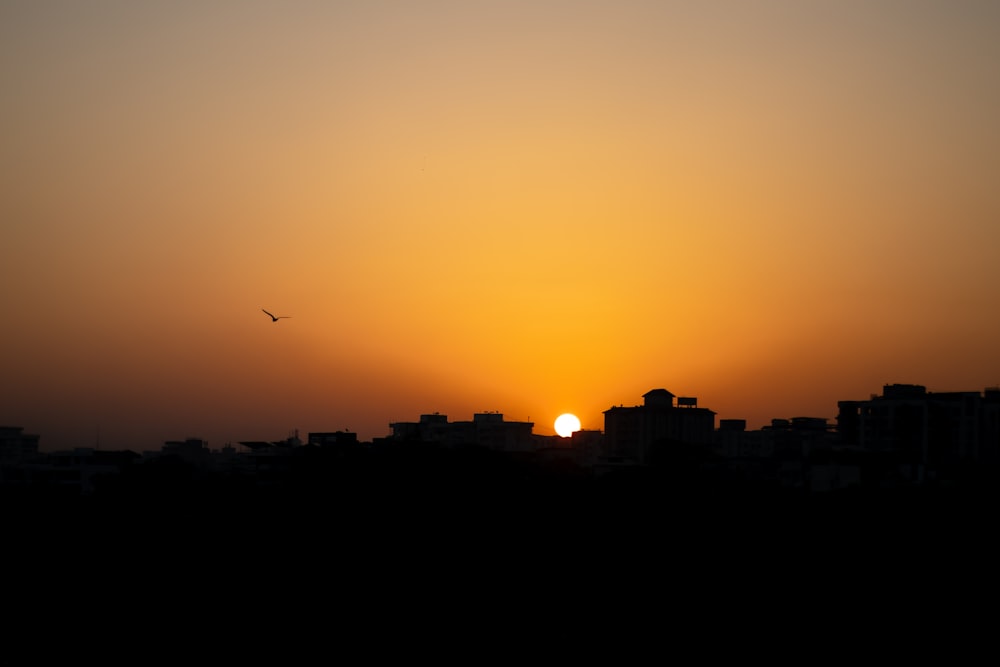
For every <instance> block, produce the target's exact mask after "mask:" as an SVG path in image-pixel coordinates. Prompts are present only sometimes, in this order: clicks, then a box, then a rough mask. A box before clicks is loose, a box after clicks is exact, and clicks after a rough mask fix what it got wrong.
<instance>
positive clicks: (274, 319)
mask: <svg viewBox="0 0 1000 667" xmlns="http://www.w3.org/2000/svg"><path fill="white" fill-rule="evenodd" d="M261 310H264V309H263V308H261ZM264 312H265V313H267V311H266V310H264ZM267 314H268V316H270V318H271V321H272V322H277V321H278V320H288V319H291V315H271V313H267Z"/></svg>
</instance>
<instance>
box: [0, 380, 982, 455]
mask: <svg viewBox="0 0 1000 667" xmlns="http://www.w3.org/2000/svg"><path fill="white" fill-rule="evenodd" d="M911 388H912V389H916V390H918V391H919V392H920V395H921V396H927V397H929V398H933V397H937V396H940V397H948V396H953V395H957V394H963V395H968V394H970V393H972V394H976V395H986V394H989V393H993V394H995V393H996V392H998V391H1000V387H998V386H986V387H982V388H980V389H974V388H973V389H970V388H965V389H961V390H939V389H935V388H933V387H931V388H928V387H926V386H924V385H922V384H910V383H885V384H883V385H882V386H881V387H879V391H882V392H885V393H886V394H887V395H888V394H889V393H890V392H899V391H903V390H907V389H911ZM661 394H662V395H665V396H669V397H670V399H671V402H672V404H673V405H674V406H675V407H677V408H679V409H681V410H684V411H685V412H686V411H687V410H691V411H692V412H700V413H706V414H710V415H711V421H712V424H711V427H710V429H711V430H715V431H723V430H727V429H731V428H732V425H733V424H734V423H739V424H741V427H740V428H741V430H742V429H747V430H749V431H759V430H763V429H768V428H773V427H774V426H775V424H780V423H791V422H792V421H796V420H798V421H803V420H804V421H809V422H816V421H817V420H818V421H821V422H822V423H824V424H825V425H826V429H827V430H831V431H837V430H838V426H839V424H838V422H839V419H840V418H841V417H842V416H843V409H844V408H843V406H844V405H847V404H855V403H861V402H863V401H864V400H867V399H866V398H865V397H867V398H871V399H875V398H877V397H880V394H879V393H878V392H876V391H870V392H868V393H867V394H863V395H862V394H859V395H856V396H852V397H841V398H840V399H839V400H838V401H837V402H836V404H835V405H834V409H833V415H834V416H833V417H827V416H821V415H806V414H791V413H781V412H775V413H774V414H772V415H771V417H769V418H768V419H766V420H763V421H761V422H759V423H755V422H753V421H750V420H747V419H746V418H745V417H742V416H739V415H720V414H719V413H718V412H717V411H716V410H714V409H712V407H711V405H707V404H705V403H704V402H703V401H700V399H699V398H698V397H696V396H690V395H675V394H673V393H672V392H670V391H668V390H666V389H664V388H663V387H654V388H651V389H649V390H648V391H647V392H645V393H643V394H642V395H641V396H636V397H632V400H631V401H625V402H621V403H616V404H612V405H608V406H607V407H606V409H604V410H602V411H601V415H600V417H599V418H596V419H586V418H580V417H579V415H575V414H572V413H563V414H562V415H560V417H564V416H566V414H569V415H570V416H572V417H574V418H578V419H579V424H578V425H574V429H573V432H574V433H575V432H576V431H580V432H585V433H586V432H590V433H596V434H600V435H605V426H606V424H607V419H608V417H607V414H608V413H616V412H618V411H620V410H621V409H622V408H624V409H625V411H628V410H635V409H639V408H641V407H642V406H643V405H648V404H649V401H650V399H649V398H648V396H654V395H661ZM693 408H697V409H693ZM692 409H693V410H692ZM426 419H431V420H433V421H434V423H444V424H470V425H471V424H472V423H473V422H474V421H475V422H477V423H478V422H479V421H480V420H482V419H491V420H499V422H500V423H505V424H507V425H512V424H513V425H522V426H528V427H529V428H528V430H527V431H526V434H529V435H531V436H541V437H543V438H560V439H562V440H565V441H566V442H570V441H571V439H572V435H561V434H560V433H559V432H558V431H559V428H558V426H557V424H556V423H553V424H551V425H549V426H548V427H546V425H545V424H537V423H536V422H533V421H531V420H530V419H518V418H516V417H512V416H511V415H507V414H505V413H504V412H503V411H502V410H478V411H474V412H472V413H469V414H468V415H453V414H450V413H445V412H441V411H437V410H434V411H429V410H424V411H422V412H420V413H418V414H410V415H405V416H403V415H397V416H395V417H394V418H391V419H390V420H389V421H387V422H386V424H385V428H384V429H382V430H381V431H378V432H374V433H372V434H370V435H369V434H364V433H358V432H357V431H356V430H352V429H349V428H330V427H324V426H323V425H322V424H319V425H312V426H311V427H310V428H299V427H293V428H289V429H287V430H286V431H283V432H279V431H281V429H279V428H276V427H272V428H270V429H265V430H264V431H259V432H255V433H249V432H248V431H247V430H246V429H244V430H242V431H241V433H242V437H239V438H233V437H225V438H222V439H212V438H208V437H205V436H206V435H207V434H203V433H195V432H189V433H185V434H183V435H171V436H167V437H163V438H161V439H160V440H157V441H131V442H126V443H124V444H121V442H118V443H117V444H118V446H116V443H115V442H112V443H108V442H107V441H102V440H101V435H100V432H99V431H98V432H97V433H96V434H95V439H94V440H93V441H89V442H88V441H87V440H86V439H85V437H82V436H79V437H78V436H72V435H70V436H69V437H68V439H64V440H57V441H56V443H51V442H47V440H46V437H45V434H44V433H40V432H38V430H36V429H32V428H26V427H25V426H24V425H23V424H12V423H4V424H0V426H3V427H6V428H15V429H17V430H19V431H23V432H24V433H25V434H28V435H30V437H36V436H37V437H38V438H39V440H40V442H39V451H42V452H55V451H67V450H71V449H88V448H96V449H103V450H115V449H118V450H131V451H136V452H150V451H158V450H160V449H161V448H162V447H163V446H164V445H165V444H168V443H171V442H181V441H185V440H189V441H198V442H201V443H203V445H204V447H206V448H211V449H212V450H213V451H216V450H218V449H219V448H222V447H235V446H244V445H248V444H253V443H257V444H260V443H275V444H277V443H293V442H299V443H304V442H306V441H307V440H309V438H310V437H311V436H313V435H316V436H328V435H331V434H344V435H349V436H351V438H352V440H353V441H355V442H362V443H369V444H370V443H373V442H378V441H380V440H385V439H393V438H399V437H403V436H401V434H405V433H406V432H407V427H416V426H417V424H422V423H423V422H424V420H426ZM598 422H600V423H598ZM210 431H211V433H212V434H218V433H221V431H220V430H219V429H215V430H211V429H210Z"/></svg>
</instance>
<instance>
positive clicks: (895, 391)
mask: <svg viewBox="0 0 1000 667" xmlns="http://www.w3.org/2000/svg"><path fill="white" fill-rule="evenodd" d="M837 406H838V409H839V412H838V415H837V431H838V434H839V436H840V439H841V441H842V442H844V443H847V444H854V445H857V446H858V447H859V448H860V449H861V450H863V451H865V452H868V453H871V454H874V455H879V456H881V457H883V458H884V459H885V460H886V461H888V462H889V463H890V464H891V465H892V466H893V467H894V468H895V469H896V470H897V471H898V472H899V474H900V475H902V476H903V477H904V478H905V479H907V480H908V481H911V482H922V481H924V480H925V479H926V478H928V477H930V478H934V477H940V476H941V475H947V474H950V473H951V472H953V471H956V470H958V469H961V468H965V467H968V466H970V465H980V464H982V465H996V464H997V463H1000V388H987V389H986V390H985V391H984V392H982V393H980V392H975V391H965V392H929V391H927V388H926V387H924V386H923V385H916V384H887V385H884V386H883V388H882V394H881V395H872V396H871V398H870V399H869V400H867V401H839V402H838V403H837Z"/></svg>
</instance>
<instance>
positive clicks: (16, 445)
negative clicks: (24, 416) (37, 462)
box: [0, 426, 40, 463]
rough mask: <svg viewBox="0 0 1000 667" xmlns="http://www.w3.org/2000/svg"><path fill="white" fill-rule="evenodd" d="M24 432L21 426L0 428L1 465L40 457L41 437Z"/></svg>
mask: <svg viewBox="0 0 1000 667" xmlns="http://www.w3.org/2000/svg"><path fill="white" fill-rule="evenodd" d="M23 430H24V428H22V427H20V426H0V463H20V462H21V461H26V460H29V459H32V458H34V457H36V456H38V441H39V439H40V436H37V435H28V434H27V433H22V431H23Z"/></svg>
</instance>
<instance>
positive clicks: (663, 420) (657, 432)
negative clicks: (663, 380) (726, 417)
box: [604, 389, 715, 464]
mask: <svg viewBox="0 0 1000 667" xmlns="http://www.w3.org/2000/svg"><path fill="white" fill-rule="evenodd" d="M642 397H643V401H644V402H643V404H642V405H637V406H632V407H623V406H615V407H611V408H609V409H608V410H605V411H604V455H605V458H607V459H610V460H623V461H628V462H634V463H638V464H651V463H655V462H656V461H657V459H658V458H661V457H664V456H667V457H669V456H670V455H671V454H672V452H671V451H670V449H671V448H676V447H678V446H681V445H704V446H706V447H707V446H709V445H711V443H712V433H713V431H714V430H715V413H714V412H713V411H711V410H708V409H706V408H699V407H698V399H697V398H691V397H677V396H674V394H672V393H670V392H669V391H667V390H666V389H652V390H650V391H647V392H646V393H645V394H643V395H642Z"/></svg>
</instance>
